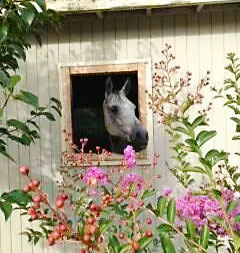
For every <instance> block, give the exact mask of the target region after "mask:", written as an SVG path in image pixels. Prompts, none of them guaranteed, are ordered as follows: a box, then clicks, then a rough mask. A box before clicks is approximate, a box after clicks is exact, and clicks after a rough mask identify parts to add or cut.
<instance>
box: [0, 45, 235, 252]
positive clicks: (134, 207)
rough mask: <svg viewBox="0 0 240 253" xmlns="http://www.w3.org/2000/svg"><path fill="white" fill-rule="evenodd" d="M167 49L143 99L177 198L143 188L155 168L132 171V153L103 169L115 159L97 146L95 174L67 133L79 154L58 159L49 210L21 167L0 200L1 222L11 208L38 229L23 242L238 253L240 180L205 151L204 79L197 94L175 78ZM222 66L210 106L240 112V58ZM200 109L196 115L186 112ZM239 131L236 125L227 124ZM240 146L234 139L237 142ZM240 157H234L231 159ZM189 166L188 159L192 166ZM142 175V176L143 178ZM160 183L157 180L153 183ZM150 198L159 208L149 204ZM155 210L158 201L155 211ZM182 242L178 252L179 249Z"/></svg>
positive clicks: (223, 157)
mask: <svg viewBox="0 0 240 253" xmlns="http://www.w3.org/2000/svg"><path fill="white" fill-rule="evenodd" d="M170 50H171V47H170V46H169V45H166V48H165V49H164V50H163V51H162V53H163V61H161V62H159V63H156V65H155V73H154V76H153V95H150V94H148V95H149V107H150V108H151V109H152V110H153V112H154V113H156V114H157V115H158V117H159V123H161V124H163V125H164V126H165V129H166V132H167V133H168V135H169V137H170V143H171V149H172V152H173V153H174V155H173V156H172V160H171V163H170V164H169V169H170V171H171V172H172V173H173V175H174V176H175V177H176V178H177V179H178V181H179V183H180V184H182V185H183V186H184V187H185V188H186V189H185V191H184V192H183V193H182V195H181V196H179V197H177V198H175V197H174V196H173V195H172V190H171V189H169V188H166V189H164V190H163V192H157V191H156V190H155V189H153V188H152V185H151V184H149V182H146V181H145V180H144V178H145V175H149V174H150V173H151V170H152V169H153V168H154V167H155V166H157V157H158V156H157V155H155V156H154V157H153V162H152V165H151V166H148V167H146V168H145V170H143V171H142V173H141V175H139V174H138V173H137V170H136V154H135V151H134V149H133V147H131V146H127V147H126V148H125V150H124V154H123V157H122V161H121V164H120V165H119V166H115V167H114V168H105V167H104V166H101V162H102V160H104V158H105V157H106V156H111V153H110V152H108V151H106V150H102V149H101V148H100V147H96V153H97V166H96V163H94V161H93V153H92V152H89V153H85V151H84V147H85V146H86V144H87V142H88V140H87V139H86V138H85V139H81V140H80V143H81V144H82V146H81V147H80V148H78V147H77V146H76V145H74V143H72V142H71V136H70V135H69V134H68V133H65V134H66V141H69V142H70V144H71V145H72V147H73V148H74V149H76V152H75V153H73V154H68V153H64V154H63V156H62V164H63V165H64V166H63V167H62V168H60V169H59V173H60V175H61V180H59V181H58V182H57V184H58V187H59V194H58V195H57V196H56V198H55V200H54V202H53V203H52V202H51V201H49V199H48V196H47V193H45V192H43V191H42V190H41V185H40V182H39V181H37V180H35V179H34V178H31V176H30V172H29V168H28V167H27V166H21V167H20V168H19V170H20V173H21V174H22V175H23V177H25V178H26V184H25V186H24V188H23V189H22V190H15V191H12V192H10V193H5V194H3V195H2V199H3V200H4V201H2V202H1V203H2V204H1V206H3V208H2V210H3V212H4V214H5V217H6V219H7V218H8V217H9V216H10V214H11V212H12V209H13V207H14V206H15V205H17V206H18V207H19V208H20V209H22V210H23V214H24V215H28V216H29V221H30V222H35V221H38V224H40V225H39V230H37V231H35V230H33V229H27V230H26V231H25V232H23V234H25V235H27V236H28V238H29V240H30V241H33V242H34V243H37V242H38V240H39V239H40V238H41V237H43V238H46V239H47V240H48V244H49V246H53V245H55V244H57V243H62V242H68V243H72V242H74V243H78V244H79V252H81V253H88V252H96V253H97V252H98V253H100V252H104V253H105V252H106V253H109V252H111V253H112V252H113V253H124V252H129V253H130V252H138V253H139V252H154V251H155V252H156V251H160V250H159V249H160V248H161V249H162V250H163V251H164V253H174V252H176V246H177V247H178V248H180V249H179V252H181V253H183V252H194V253H196V252H201V253H202V252H205V253H206V252H208V249H209V248H211V250H212V251H215V252H219V248H220V247H224V248H225V249H227V250H228V252H239V249H240V201H239V197H238V196H239V195H238V193H239V189H240V188H239V184H238V179H239V177H240V173H239V172H238V168H237V167H236V166H231V165H230V164H229V159H228V158H229V156H230V155H232V154H229V153H228V152H226V151H222V150H217V149H210V150H206V149H204V147H205V146H204V144H205V143H207V142H208V141H209V140H211V139H212V138H214V137H215V136H216V135H217V132H216V131H215V130H209V129H208V128H209V119H208V111H209V110H211V108H212V106H213V104H212V103H209V104H207V106H206V107H205V108H204V109H202V108H199V106H201V107H203V105H204V104H203V102H204V93H203V90H204V89H206V88H207V87H208V86H209V74H210V73H209V72H207V73H206V77H204V78H203V79H202V80H201V81H200V82H199V84H198V85H197V87H196V89H195V90H193V89H192V87H191V85H190V82H191V75H192V74H191V73H190V72H187V73H186V75H185V76H184V77H183V78H180V79H177V71H178V69H179V66H174V64H173V60H174V59H175V57H174V56H173V55H172V54H171V53H170ZM228 58H229V60H230V65H228V66H227V68H226V69H227V70H229V71H230V72H231V73H232V75H233V78H232V79H231V78H230V79H227V80H226V81H225V84H224V87H223V88H222V89H220V90H217V89H216V88H211V89H212V90H213V91H214V92H216V98H222V99H224V105H225V106H227V107H228V108H230V109H231V110H233V111H234V112H235V114H236V115H237V114H240V109H239V105H240V102H239V101H240V89H239V88H238V84H237V81H238V79H239V77H240V67H239V64H238V59H237V58H236V57H235V55H234V54H229V55H228ZM193 107H194V108H198V115H197V116H196V117H193V115H192V114H191V113H190V109H191V108H193ZM231 120H233V121H234V122H235V123H236V124H237V125H236V132H239V131H240V130H239V129H240V127H239V126H240V119H239V118H238V117H237V116H236V117H232V118H231ZM233 140H239V136H238V135H236V136H233ZM235 155H239V154H235ZM191 158H194V159H191ZM195 173H200V174H201V176H202V177H203V178H204V184H202V185H199V186H196V184H194V182H195V181H194V180H195V179H194V177H193V175H194V174H195ZM146 177H147V176H146ZM158 179H160V176H159V175H157V176H156V180H158ZM150 196H152V197H154V198H155V200H156V201H152V199H153V198H150ZM155 202H156V203H155ZM176 237H180V238H182V240H181V243H180V244H181V245H180V246H179V244H178V245H175V240H174V239H175V238H176Z"/></svg>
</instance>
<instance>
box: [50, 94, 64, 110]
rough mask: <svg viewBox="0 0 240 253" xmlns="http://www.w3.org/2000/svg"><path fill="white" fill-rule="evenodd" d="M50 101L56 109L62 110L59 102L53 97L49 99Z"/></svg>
mask: <svg viewBox="0 0 240 253" xmlns="http://www.w3.org/2000/svg"><path fill="white" fill-rule="evenodd" d="M50 101H52V102H54V103H55V104H56V105H57V108H59V109H62V104H61V102H60V100H58V99H56V98H54V97H51V98H50Z"/></svg>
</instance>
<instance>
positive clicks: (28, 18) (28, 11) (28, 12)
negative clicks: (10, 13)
mask: <svg viewBox="0 0 240 253" xmlns="http://www.w3.org/2000/svg"><path fill="white" fill-rule="evenodd" d="M21 15H22V18H23V20H24V22H25V23H26V24H28V25H29V26H30V25H31V24H32V22H33V19H34V17H35V11H34V9H33V8H32V6H31V5H28V6H27V7H26V8H24V9H23V10H22V12H21Z"/></svg>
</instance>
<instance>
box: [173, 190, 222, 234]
mask: <svg viewBox="0 0 240 253" xmlns="http://www.w3.org/2000/svg"><path fill="white" fill-rule="evenodd" d="M176 208H177V213H178V217H179V218H180V219H182V220H185V219H191V220H192V221H193V222H194V224H195V225H196V226H197V227H198V228H201V227H202V226H203V225H206V224H208V225H209V227H211V228H213V225H214V224H213V218H215V217H218V218H223V217H224V214H223V212H222V210H221V207H220V205H219V203H218V202H217V201H216V200H214V199H211V198H210V197H209V196H206V195H192V193H191V192H187V194H185V195H184V196H182V197H180V198H178V199H177V201H176ZM215 225H216V226H214V227H215V230H216V232H218V231H219V232H220V231H221V234H222V230H221V229H220V228H219V225H218V224H215Z"/></svg>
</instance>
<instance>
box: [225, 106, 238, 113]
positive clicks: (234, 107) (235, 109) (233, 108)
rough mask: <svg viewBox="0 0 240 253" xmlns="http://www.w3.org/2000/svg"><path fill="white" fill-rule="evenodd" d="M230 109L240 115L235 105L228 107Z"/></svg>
mask: <svg viewBox="0 0 240 253" xmlns="http://www.w3.org/2000/svg"><path fill="white" fill-rule="evenodd" d="M228 107H229V108H231V109H232V110H233V111H234V113H235V114H240V110H239V109H238V108H237V107H236V106H234V105H228Z"/></svg>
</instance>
